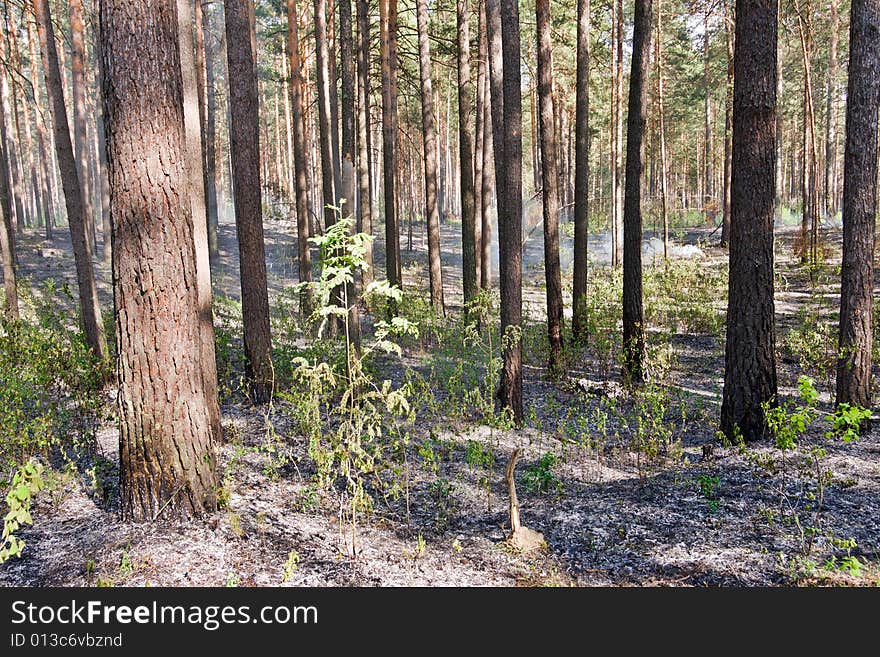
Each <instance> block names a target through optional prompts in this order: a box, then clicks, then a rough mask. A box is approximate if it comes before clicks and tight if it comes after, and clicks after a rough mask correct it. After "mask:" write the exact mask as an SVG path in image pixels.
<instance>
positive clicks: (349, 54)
mask: <svg viewBox="0 0 880 657" xmlns="http://www.w3.org/2000/svg"><path fill="white" fill-rule="evenodd" d="M338 2H339V32H340V34H339V50H340V62H341V64H342V150H341V153H342V173H341V178H340V206H341V210H340V212H341V213H342V216H343V217H352V218H354V216H355V207H354V206H355V168H354V150H355V136H356V131H357V128H356V123H355V115H356V107H355V106H356V104H357V98H356V97H355V70H354V63H355V52H354V32H353V29H352V27H353V26H352V17H351V0H338ZM342 199H345V200H344V201H342ZM356 230H357V227H356V226H354V225H352V231H353V232H356ZM340 292H341V290H340ZM357 294H358V291H357V289H356V288H355V286H354V282H349V283H347V284H346V286H345V301H344V303H343V306H344V307H347V308H348V309H349V310H348V316H347V318H346V321H347V322H348V327H347V328H348V339H349V341H350V343H351V344H353V345H354V346H355V348H356V349H358V350H359V349H360V335H361V329H360V315H359V311H358V304H357Z"/></svg>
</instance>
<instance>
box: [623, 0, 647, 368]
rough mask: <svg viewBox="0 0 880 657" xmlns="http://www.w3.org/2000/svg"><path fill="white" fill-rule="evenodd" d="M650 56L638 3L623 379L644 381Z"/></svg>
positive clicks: (643, 3) (642, 6) (643, 9)
mask: <svg viewBox="0 0 880 657" xmlns="http://www.w3.org/2000/svg"><path fill="white" fill-rule="evenodd" d="M650 56H651V0H636V4H635V21H634V23H633V53H632V71H631V73H630V78H629V110H628V113H627V121H626V123H627V125H626V194H625V196H624V205H623V378H624V379H625V380H626V381H628V382H629V383H630V384H632V385H640V384H641V383H643V382H644V380H645V371H644V361H645V314H644V310H643V307H642V182H641V181H642V169H643V168H644V160H645V123H646V114H647V107H648V62H649V59H650Z"/></svg>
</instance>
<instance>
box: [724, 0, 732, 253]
mask: <svg viewBox="0 0 880 657" xmlns="http://www.w3.org/2000/svg"><path fill="white" fill-rule="evenodd" d="M732 2H733V0H724V36H725V43H726V45H727V86H726V100H725V103H724V194H723V196H724V198H723V199H722V203H723V208H722V213H723V214H722V219H721V246H723V247H726V246H727V244H728V243H729V242H730V169H731V157H732V155H733V148H732V146H733V144H732V141H733V32H734V20H735V19H734V16H733V15H732V12H731V5H732Z"/></svg>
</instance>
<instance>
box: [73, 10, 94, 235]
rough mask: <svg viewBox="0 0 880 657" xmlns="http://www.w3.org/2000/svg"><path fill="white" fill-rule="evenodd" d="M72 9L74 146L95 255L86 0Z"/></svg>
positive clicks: (87, 225) (88, 229)
mask: <svg viewBox="0 0 880 657" xmlns="http://www.w3.org/2000/svg"><path fill="white" fill-rule="evenodd" d="M68 7H69V8H70V70H71V82H72V85H71V90H72V94H73V142H74V150H75V152H76V167H77V168H76V171H77V176H78V178H79V184H80V188H81V189H82V194H81V196H82V201H83V212H84V216H85V222H86V232H87V234H88V235H90V236H91V240H92V241H91V249H92V251H93V252H94V251H95V240H94V234H95V212H94V208H93V206H92V184H91V179H90V177H89V150H88V136H87V134H86V79H85V58H86V46H85V36H84V31H85V28H84V27H83V3H82V0H68Z"/></svg>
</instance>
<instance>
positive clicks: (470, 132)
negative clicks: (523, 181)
mask: <svg viewBox="0 0 880 657" xmlns="http://www.w3.org/2000/svg"><path fill="white" fill-rule="evenodd" d="M468 10H469V8H468V0H457V11H456V24H457V28H458V164H459V175H460V184H459V192H460V199H461V251H462V255H461V266H462V287H463V290H464V306H465V312H467V306H468V304H470V303H471V302H472V301H473V300H474V298H475V297H476V296H477V248H476V243H475V230H476V221H475V220H476V214H475V210H474V209H475V205H474V122H473V112H474V109H473V96H474V87H473V84H472V82H471V56H470V27H469V21H468V13H469V11H468Z"/></svg>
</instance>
